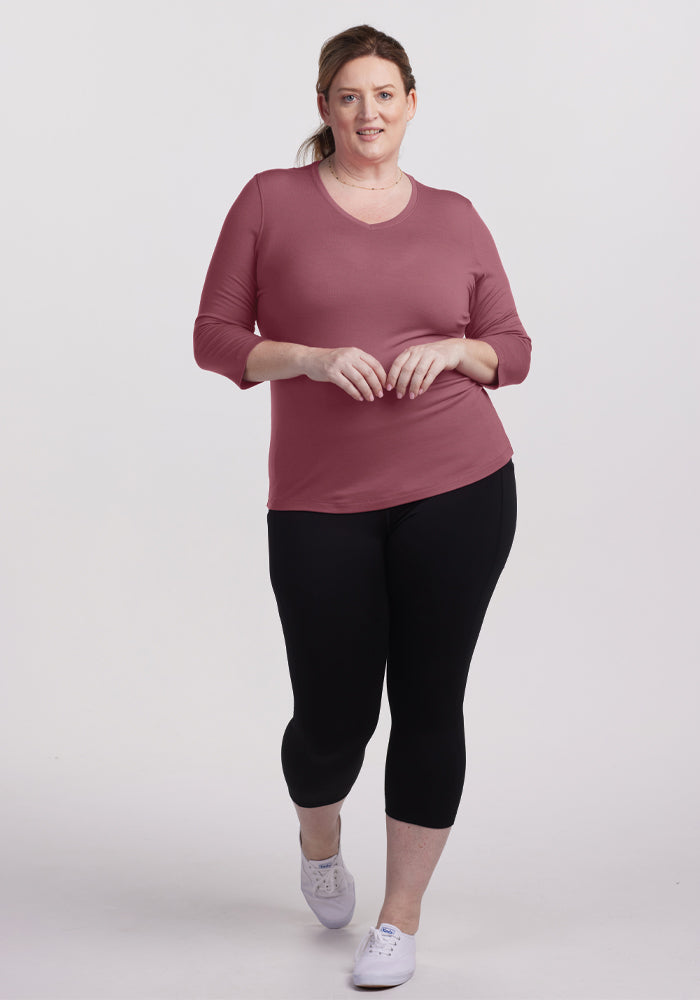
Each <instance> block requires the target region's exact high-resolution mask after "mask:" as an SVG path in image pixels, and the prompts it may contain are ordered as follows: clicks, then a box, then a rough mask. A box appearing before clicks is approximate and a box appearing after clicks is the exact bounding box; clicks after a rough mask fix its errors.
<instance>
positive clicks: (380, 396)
mask: <svg viewBox="0 0 700 1000" xmlns="http://www.w3.org/2000/svg"><path fill="white" fill-rule="evenodd" d="M377 395H378V396H379V398H380V399H381V398H382V397H383V396H384V393H383V392H382V391H381V390H380V391H379V392H378V393H377Z"/></svg>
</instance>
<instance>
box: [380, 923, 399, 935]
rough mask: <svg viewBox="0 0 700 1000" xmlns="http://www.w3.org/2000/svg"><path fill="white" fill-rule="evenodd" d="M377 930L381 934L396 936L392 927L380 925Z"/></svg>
mask: <svg viewBox="0 0 700 1000" xmlns="http://www.w3.org/2000/svg"><path fill="white" fill-rule="evenodd" d="M379 930H380V931H381V933H382V934H396V931H395V930H394V928H393V927H389V925H388V924H382V926H381V927H380V928H379Z"/></svg>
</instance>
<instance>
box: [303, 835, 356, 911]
mask: <svg viewBox="0 0 700 1000" xmlns="http://www.w3.org/2000/svg"><path fill="white" fill-rule="evenodd" d="M338 821H339V826H338V829H339V830H340V816H339V817H338ZM299 846H300V847H301V830H300V831H299ZM301 891H302V893H303V894H304V898H305V899H306V902H307V903H308V904H309V906H310V907H311V909H312V910H313V912H314V913H315V914H316V916H317V917H318V919H319V920H320V921H321V923H322V924H323V926H324V927H330V928H332V929H335V928H338V927H345V925H346V924H349V923H350V921H351V920H352V915H353V913H354V912H355V880H354V879H353V877H352V875H351V874H350V872H349V871H348V870H347V868H346V867H345V865H344V863H343V856H342V854H341V852H340V836H339V837H338V853H337V854H334V855H333V857H331V858H327V859H326V860H325V861H309V860H308V858H306V857H305V856H304V851H303V850H302V852H301Z"/></svg>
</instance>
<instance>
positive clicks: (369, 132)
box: [356, 128, 384, 141]
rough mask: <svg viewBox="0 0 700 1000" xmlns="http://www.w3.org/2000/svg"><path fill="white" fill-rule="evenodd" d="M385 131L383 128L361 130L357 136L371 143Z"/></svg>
mask: <svg viewBox="0 0 700 1000" xmlns="http://www.w3.org/2000/svg"><path fill="white" fill-rule="evenodd" d="M383 131H384V129H383V128H368V129H364V128H363V129H360V130H359V131H358V132H357V133H356V134H357V135H359V137H360V138H361V139H364V140H365V141H370V140H372V139H376V138H377V136H378V135H381V134H382V132H383Z"/></svg>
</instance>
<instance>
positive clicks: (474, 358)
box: [455, 339, 498, 385]
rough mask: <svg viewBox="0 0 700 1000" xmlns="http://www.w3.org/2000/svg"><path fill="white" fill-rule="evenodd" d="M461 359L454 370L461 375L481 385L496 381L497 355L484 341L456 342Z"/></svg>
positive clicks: (464, 340)
mask: <svg viewBox="0 0 700 1000" xmlns="http://www.w3.org/2000/svg"><path fill="white" fill-rule="evenodd" d="M457 343H458V344H459V346H460V348H461V349H462V353H463V358H462V360H461V361H460V362H459V364H458V365H457V367H456V368H455V371H457V372H459V373H460V374H461V375H467V376H468V377H469V378H472V379H474V381H475V382H481V384H482V385H491V383H492V382H496V381H497V376H498V355H497V354H496V352H495V351H494V349H493V347H491V345H490V344H488V343H487V342H486V341H485V340H466V339H463V340H458V341H457Z"/></svg>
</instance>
